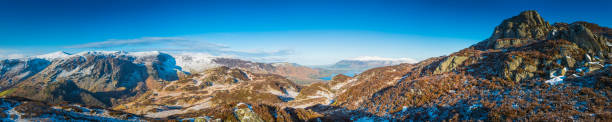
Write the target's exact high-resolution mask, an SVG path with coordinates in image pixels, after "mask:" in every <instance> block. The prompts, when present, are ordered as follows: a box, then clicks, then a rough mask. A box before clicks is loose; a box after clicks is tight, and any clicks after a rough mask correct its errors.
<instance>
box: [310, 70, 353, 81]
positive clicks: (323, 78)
mask: <svg viewBox="0 0 612 122" xmlns="http://www.w3.org/2000/svg"><path fill="white" fill-rule="evenodd" d="M357 73H358V72H350V73H342V74H343V75H346V76H349V77H353V76H355V74H357ZM336 75H338V74H332V75H330V76H328V77H321V78H319V79H321V80H332V78H334V77H335V76H336Z"/></svg>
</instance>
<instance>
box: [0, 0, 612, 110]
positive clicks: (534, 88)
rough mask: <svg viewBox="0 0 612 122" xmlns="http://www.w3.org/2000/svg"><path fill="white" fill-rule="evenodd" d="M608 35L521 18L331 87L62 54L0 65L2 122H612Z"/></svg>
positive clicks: (139, 58)
mask: <svg viewBox="0 0 612 122" xmlns="http://www.w3.org/2000/svg"><path fill="white" fill-rule="evenodd" d="M544 17H546V16H544ZM492 26H493V25H492ZM611 38H612V29H610V28H608V27H602V26H599V25H597V24H594V23H589V22H581V21H580V22H573V23H569V24H568V23H554V24H550V23H549V22H547V21H546V20H545V19H544V18H543V16H541V15H540V14H539V13H538V12H536V11H524V12H521V13H520V14H519V15H517V16H514V17H511V18H508V19H506V20H503V21H502V22H501V24H499V25H497V27H495V29H494V31H493V33H492V35H491V37H489V38H487V39H484V40H483V41H481V42H479V43H476V44H474V45H472V46H469V47H465V48H464V49H461V50H459V51H457V52H454V53H451V54H449V55H445V56H439V57H433V58H429V59H425V60H422V61H419V62H412V61H399V60H398V61H396V60H393V61H391V60H388V61H382V62H381V61H370V60H367V61H364V60H346V61H343V62H339V63H338V64H336V65H333V66H331V67H333V68H336V69H341V68H348V69H359V70H363V71H359V73H358V74H356V75H354V76H347V75H343V74H341V73H338V75H335V76H333V77H332V78H331V80H329V81H325V80H320V79H317V78H318V77H322V76H329V75H330V74H325V73H326V72H327V73H330V72H329V71H326V70H321V69H317V68H310V67H306V66H300V65H297V64H292V63H258V62H252V61H246V60H241V59H232V58H224V57H198V56H196V55H175V54H167V53H163V52H121V51H118V52H115V51H113V52H95V51H91V52H82V53H78V54H68V53H64V52H58V53H52V54H49V55H43V56H38V57H30V58H21V59H6V60H1V61H0V90H2V92H0V96H2V98H0V102H1V103H2V105H1V106H0V110H1V111H0V119H1V120H3V121H73V120H75V121H246V122H259V121H262V122H263V121H283V122H285V121H609V120H612V104H610V103H612V99H611V98H612V67H611V66H612V49H611V47H612V39H611ZM365 69H367V70H365Z"/></svg>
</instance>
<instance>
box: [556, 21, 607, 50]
mask: <svg viewBox="0 0 612 122" xmlns="http://www.w3.org/2000/svg"><path fill="white" fill-rule="evenodd" d="M589 27H590V28H589ZM607 29H608V28H605V27H599V26H597V25H595V24H591V23H587V22H575V23H572V24H565V23H556V24H555V25H554V30H553V31H552V32H551V36H550V38H549V39H554V40H558V39H565V40H568V41H571V42H573V43H575V44H577V45H578V46H580V47H581V48H583V49H585V50H586V51H587V53H589V54H593V55H596V56H600V57H607V56H609V55H610V54H609V53H611V52H612V50H610V46H612V45H609V44H610V42H612V40H611V39H610V35H608V33H606V32H601V31H602V30H607Z"/></svg>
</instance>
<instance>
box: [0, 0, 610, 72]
mask: <svg viewBox="0 0 612 122" xmlns="http://www.w3.org/2000/svg"><path fill="white" fill-rule="evenodd" d="M611 5H612V3H611V2H609V1H605V0H602V1H586V0H583V1H573V2H572V1H527V0H512V1H503V0H491V1H484V0H482V1H480V0H466V1H461V0H449V1H443V0H423V1H410V0H404V1H388V0H378V1H357V0H344V1H317V0H311V1H298V0H275V1H231V0H223V1H184V0H178V1H176V0H174V1H170V0H150V1H140V0H122V1H119V0H116V1H115V0H75V1H63V0H59V1H30V0H0V18H1V19H0V37H1V38H0V58H7V57H18V56H28V55H36V54H44V53H49V52H54V51H60V50H63V51H67V52H72V53H74V52H79V51H87V50H126V51H148V50H161V51H168V52H201V53H211V54H214V55H234V56H238V57H249V58H247V59H253V60H256V61H262V62H275V61H287V62H295V63H299V64H305V65H321V64H331V63H334V62H336V61H338V60H341V59H347V58H353V57H358V56H380V57H389V58H402V57H408V58H414V59H419V60H420V59H425V58H428V57H434V56H441V55H446V54H449V53H452V52H454V51H458V50H460V49H462V48H465V47H468V46H470V45H472V44H474V43H476V42H478V41H481V40H483V39H485V38H487V37H488V36H490V35H491V33H492V31H493V28H494V27H495V26H496V25H498V24H499V23H500V22H501V21H502V20H503V19H506V18H509V17H512V16H514V15H517V14H518V13H520V12H521V11H524V10H537V11H538V12H540V14H541V15H542V16H543V17H544V19H546V20H547V21H549V22H551V23H554V22H574V21H579V20H582V21H588V22H594V23H597V24H600V25H602V26H608V27H610V26H611V25H612V21H610V20H612V17H611V16H610V13H612V8H610V7H609V6H611Z"/></svg>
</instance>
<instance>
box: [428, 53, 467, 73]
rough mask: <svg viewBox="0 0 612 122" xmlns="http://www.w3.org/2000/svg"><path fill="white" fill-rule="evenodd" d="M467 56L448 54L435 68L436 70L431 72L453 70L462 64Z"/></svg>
mask: <svg viewBox="0 0 612 122" xmlns="http://www.w3.org/2000/svg"><path fill="white" fill-rule="evenodd" d="M467 59H468V57H465V56H450V57H447V58H446V59H445V60H444V61H442V62H441V63H440V64H439V65H438V67H437V68H436V70H435V71H434V72H433V73H434V74H441V73H444V72H449V71H452V70H454V69H455V68H457V67H459V66H460V65H462V64H463V62H464V61H465V60H467Z"/></svg>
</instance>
